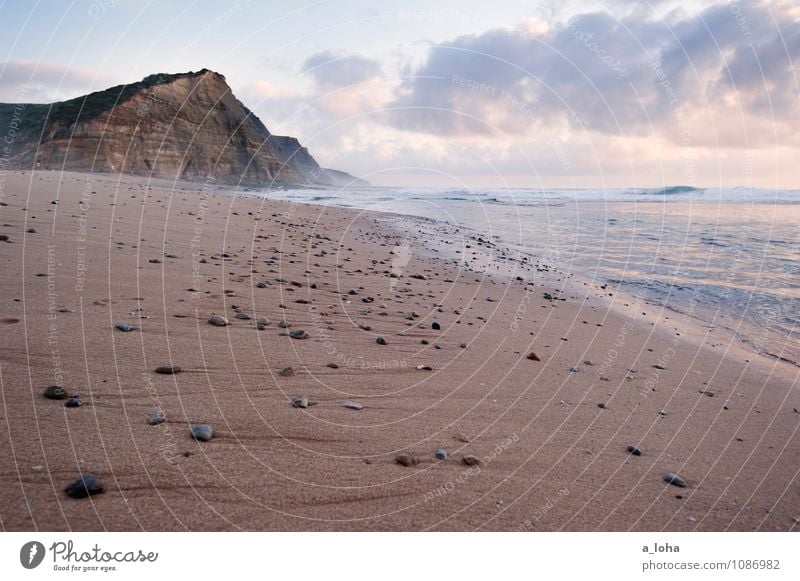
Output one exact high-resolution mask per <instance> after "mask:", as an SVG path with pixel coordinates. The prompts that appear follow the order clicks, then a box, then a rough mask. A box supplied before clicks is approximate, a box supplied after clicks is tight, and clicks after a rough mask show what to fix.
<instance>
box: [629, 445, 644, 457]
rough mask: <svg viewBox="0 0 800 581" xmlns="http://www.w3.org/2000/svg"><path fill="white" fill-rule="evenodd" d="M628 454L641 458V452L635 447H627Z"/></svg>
mask: <svg viewBox="0 0 800 581" xmlns="http://www.w3.org/2000/svg"><path fill="white" fill-rule="evenodd" d="M628 452H630V453H631V454H633V455H634V456H641V455H642V451H641V450H640V449H639V448H637V447H636V446H628Z"/></svg>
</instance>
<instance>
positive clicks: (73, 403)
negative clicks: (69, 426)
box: [64, 397, 83, 408]
mask: <svg viewBox="0 0 800 581" xmlns="http://www.w3.org/2000/svg"><path fill="white" fill-rule="evenodd" d="M82 405H83V400H82V399H81V398H79V397H71V398H69V399H68V400H67V401H66V402H64V407H68V408H79V407H81V406H82Z"/></svg>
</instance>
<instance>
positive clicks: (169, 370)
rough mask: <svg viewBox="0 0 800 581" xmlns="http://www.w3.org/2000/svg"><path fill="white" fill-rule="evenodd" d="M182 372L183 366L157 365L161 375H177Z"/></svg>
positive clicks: (157, 370)
mask: <svg viewBox="0 0 800 581" xmlns="http://www.w3.org/2000/svg"><path fill="white" fill-rule="evenodd" d="M180 372H181V368H180V367H178V366H177V365H161V366H159V367H156V373H160V374H161V375H175V374H176V373H180Z"/></svg>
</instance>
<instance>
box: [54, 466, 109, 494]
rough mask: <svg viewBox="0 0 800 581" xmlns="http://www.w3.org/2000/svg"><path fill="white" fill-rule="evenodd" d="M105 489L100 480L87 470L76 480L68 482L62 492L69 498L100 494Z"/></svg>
mask: <svg viewBox="0 0 800 581" xmlns="http://www.w3.org/2000/svg"><path fill="white" fill-rule="evenodd" d="M104 491H105V488H104V487H103V483H102V481H101V480H100V479H99V478H98V477H97V476H95V475H94V474H92V473H90V472H87V473H86V474H82V475H81V477H80V478H78V479H77V480H76V481H74V482H71V483H69V484H68V485H67V486H66V487H65V488H64V492H66V493H67V496H69V497H70V498H87V497H89V496H91V495H93V494H100V493H102V492H104Z"/></svg>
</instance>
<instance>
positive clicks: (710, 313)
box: [265, 186, 800, 366]
mask: <svg viewBox="0 0 800 581" xmlns="http://www.w3.org/2000/svg"><path fill="white" fill-rule="evenodd" d="M265 195H266V196H268V197H272V198H279V199H283V200H288V201H293V202H301V203H312V204H321V205H333V206H341V207H348V208H361V209H366V210H373V211H382V212H392V213H398V214H405V215H409V216H419V217H424V218H428V219H434V220H438V221H444V222H447V223H448V224H452V225H457V226H459V227H462V228H466V229H467V230H471V231H474V232H475V233H478V234H480V235H483V236H485V237H487V238H489V239H492V240H493V241H494V242H496V243H497V244H502V245H503V246H504V247H507V248H511V249H515V250H518V251H520V252H523V253H525V254H531V255H533V256H536V257H540V258H541V259H543V260H544V261H545V262H546V263H548V264H552V265H553V266H556V267H557V268H558V269H559V270H560V271H562V272H565V273H573V274H574V275H576V276H580V277H583V278H586V279H591V280H594V281H598V282H601V283H604V284H607V285H609V288H610V289H617V290H619V291H620V292H624V293H626V294H629V295H633V296H635V297H638V298H640V299H642V300H645V301H647V302H648V303H652V304H655V305H659V306H662V307H664V308H666V309H669V310H671V311H674V312H677V313H683V314H686V315H690V316H692V317H694V318H697V319H699V320H701V321H703V322H705V323H707V324H712V325H714V326H715V327H720V328H723V329H725V330H727V331H729V332H730V333H732V334H733V336H735V337H736V340H737V341H741V342H742V343H745V344H746V345H747V346H749V347H750V348H751V349H752V350H754V351H756V352H759V353H761V354H763V355H767V356H770V357H773V358H775V359H780V360H783V361H786V362H788V363H792V364H794V365H798V366H800V190H761V189H754V188H707V189H702V188H691V187H684V186H676V187H668V188H651V189H605V190H600V189H581V190H558V189H554V190H526V189H498V190H474V189H436V188H376V187H368V188H357V189H347V190H320V189H297V190H271V191H269V192H267V193H266V194H265Z"/></svg>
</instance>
